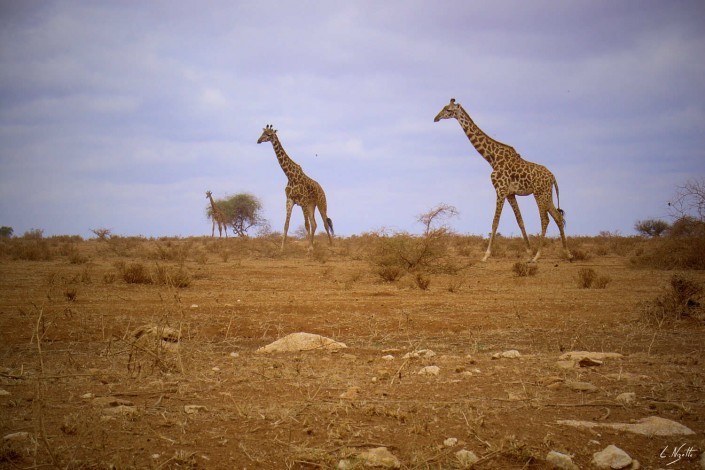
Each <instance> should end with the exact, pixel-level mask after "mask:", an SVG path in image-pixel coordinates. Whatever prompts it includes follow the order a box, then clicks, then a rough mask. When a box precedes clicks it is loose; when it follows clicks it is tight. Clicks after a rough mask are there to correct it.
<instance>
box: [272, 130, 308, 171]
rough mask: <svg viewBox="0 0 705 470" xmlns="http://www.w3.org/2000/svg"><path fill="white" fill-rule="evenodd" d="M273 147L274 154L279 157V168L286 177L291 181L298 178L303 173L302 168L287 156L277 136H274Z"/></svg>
mask: <svg viewBox="0 0 705 470" xmlns="http://www.w3.org/2000/svg"><path fill="white" fill-rule="evenodd" d="M272 147H274V153H275V154H276V155H277V160H279V166H281V167H282V170H283V171H284V174H285V175H286V177H287V178H288V179H289V180H292V179H294V178H296V177H297V176H298V175H299V173H301V167H300V166H299V165H298V164H297V163H296V162H295V161H294V160H292V159H291V158H290V157H289V155H287V154H286V152H285V151H284V147H282V144H281V142H280V141H279V137H277V135H276V134H274V137H273V138H272Z"/></svg>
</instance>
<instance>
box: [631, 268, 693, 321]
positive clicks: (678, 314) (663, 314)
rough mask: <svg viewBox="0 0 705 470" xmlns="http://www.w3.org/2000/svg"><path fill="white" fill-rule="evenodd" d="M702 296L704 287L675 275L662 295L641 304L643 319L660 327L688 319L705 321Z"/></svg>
mask: <svg viewBox="0 0 705 470" xmlns="http://www.w3.org/2000/svg"><path fill="white" fill-rule="evenodd" d="M702 294H703V286H702V285H700V284H699V283H697V282H696V281H695V280H693V279H691V278H689V277H685V276H682V275H679V274H674V275H673V276H672V277H671V279H670V282H669V285H668V287H666V288H665V289H664V292H663V293H662V294H660V295H658V296H657V297H656V298H654V299H653V300H650V301H646V302H642V303H640V304H639V308H640V310H641V318H642V320H644V321H646V322H647V323H656V324H657V325H659V326H661V325H663V324H664V323H670V322H672V321H674V320H681V319H684V318H687V317H691V318H695V319H698V320H703V319H705V311H704V309H703V306H702V305H701V298H702Z"/></svg>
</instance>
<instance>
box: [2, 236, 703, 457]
mask: <svg viewBox="0 0 705 470" xmlns="http://www.w3.org/2000/svg"><path fill="white" fill-rule="evenodd" d="M243 243H244V242H242V241H237V240H230V241H227V242H225V241H222V242H219V243H216V242H214V241H211V240H209V239H194V240H182V241H178V240H177V241H162V242H156V241H143V242H135V243H134V244H132V245H130V244H127V245H125V246H122V247H118V246H117V245H115V246H112V247H110V246H109V244H108V243H107V242H99V241H96V240H90V241H81V242H71V243H70V244H71V245H72V246H74V248H72V249H66V248H65V247H64V248H62V246H61V245H60V244H58V245H57V246H53V247H52V249H53V250H56V251H57V253H58V254H57V255H56V256H54V257H53V258H52V259H50V260H49V261H23V260H13V259H12V258H11V257H10V256H4V257H2V258H1V259H0V389H2V390H4V391H5V392H6V393H5V394H4V395H2V396H0V436H7V435H9V434H13V433H27V434H17V435H15V436H14V440H12V439H9V438H8V439H4V440H3V441H2V450H1V452H0V467H2V468H39V467H45V466H46V467H51V466H56V467H60V468H116V469H123V468H153V469H157V468H335V467H336V466H337V465H338V462H339V461H340V460H341V459H346V458H353V457H354V456H355V455H357V454H359V453H360V452H362V451H364V450H366V449H370V448H375V447H382V446H383V447H386V448H387V449H388V450H389V451H390V452H391V453H392V454H394V455H395V456H396V457H397V458H398V459H399V461H400V464H401V468H459V467H460V463H459V462H458V460H457V458H456V453H457V452H458V451H459V450H461V449H467V450H470V451H472V452H474V453H475V454H476V455H477V456H478V457H479V458H480V461H479V462H478V463H477V464H476V465H475V467H474V468H481V469H490V468H492V469H494V468H497V469H509V468H551V467H550V465H549V464H548V463H547V462H546V461H545V457H546V455H547V453H548V452H549V451H551V450H554V451H558V452H563V453H567V454H570V455H573V456H574V457H573V461H574V462H575V464H576V465H577V466H578V467H579V468H590V465H591V464H590V462H591V460H592V456H593V453H595V452H597V451H599V450H602V449H603V448H605V447H606V446H608V445H610V444H614V445H617V446H618V447H620V448H621V449H623V450H624V451H626V452H627V453H628V454H629V455H630V456H631V457H633V458H635V459H637V460H638V461H639V462H640V464H641V466H642V468H677V469H684V468H698V460H699V459H700V455H701V453H702V452H703V450H704V449H705V437H704V436H705V435H704V433H705V367H703V363H704V362H705V346H704V342H703V339H704V338H705V325H704V324H703V323H702V322H698V321H695V320H684V321H680V322H676V323H674V324H668V325H662V326H661V327H659V326H658V325H654V324H647V323H645V322H643V321H641V320H640V315H641V312H642V310H643V308H641V307H640V302H644V301H648V300H650V299H653V298H654V297H655V296H657V295H658V294H659V293H660V292H661V291H662V289H663V288H664V286H666V285H667V284H668V280H669V279H670V277H671V276H672V275H673V272H670V271H661V270H649V269H634V268H631V267H630V266H629V263H628V258H627V257H626V256H621V255H617V254H614V253H609V252H606V253H605V252H602V254H601V255H594V256H591V257H589V259H586V260H582V261H575V262H573V263H569V262H567V261H565V260H562V259H560V258H559V256H558V254H559V250H558V249H555V250H553V251H551V250H548V252H547V254H546V255H545V258H543V259H542V260H541V261H540V262H539V263H538V271H537V273H536V274H535V275H534V276H527V277H518V276H517V275H516V274H515V273H514V272H513V270H512V266H513V265H514V263H516V261H517V258H516V256H515V255H514V254H512V252H511V250H508V252H507V253H505V254H504V256H498V257H495V258H492V259H491V260H490V261H489V262H487V263H479V262H478V260H479V259H480V257H481V252H482V251H481V250H482V247H479V246H478V247H477V249H470V250H466V251H465V252H464V255H463V256H460V255H458V259H460V258H462V263H461V265H462V268H460V269H458V270H456V271H454V272H452V273H437V272H436V273H431V274H428V279H429V280H430V285H429V286H428V289H426V290H422V289H420V288H418V287H417V285H416V284H415V282H414V279H413V276H412V275H406V276H405V277H403V278H402V279H401V280H399V281H397V282H394V283H385V282H383V281H382V280H381V279H380V277H379V276H378V275H376V274H375V272H374V271H373V268H372V267H371V265H370V263H369V262H368V260H367V259H366V257H365V254H364V249H358V248H354V249H353V248H351V245H350V244H351V243H352V242H348V243H347V244H346V241H345V240H338V241H336V245H335V246H334V247H333V248H332V249H330V250H329V249H327V248H321V249H320V250H319V251H317V252H316V253H315V254H314V255H313V256H309V255H307V254H306V253H305V252H304V251H303V244H302V243H301V242H295V241H294V242H293V243H292V248H291V251H290V252H289V253H288V254H286V255H283V256H280V255H278V254H276V253H275V251H274V250H272V249H269V248H266V249H265V248H263V249H261V250H255V249H252V248H247V247H246V245H244V244H243ZM253 243H254V242H253ZM182 245H183V247H184V252H183V253H185V255H184V256H183V257H182V259H180V260H174V259H169V258H170V255H169V253H170V252H174V251H175V250H178V249H179V247H180V246H182ZM75 247H77V249H78V253H80V256H78V257H76V251H75ZM62 250H63V252H64V253H65V255H64V254H61V253H62ZM170 250H171V251H170ZM155 253H156V254H155ZM71 256H74V258H71ZM177 257H178V256H177ZM160 258H161V259H160ZM71 260H73V263H72V262H71ZM130 263H141V264H143V265H144V266H146V267H147V268H148V269H151V270H156V269H157V266H161V267H162V268H164V267H169V268H170V269H171V268H173V269H178V267H179V266H181V267H182V268H183V269H185V270H186V271H187V272H188V276H189V279H190V281H191V282H190V285H189V286H188V287H185V288H174V287H170V286H169V285H163V284H147V285H143V284H128V283H126V282H125V281H124V280H123V279H122V277H121V275H120V272H121V269H124V268H125V266H126V265H129V264H130ZM584 267H591V268H593V269H594V270H595V271H596V272H597V273H598V274H601V275H603V276H608V277H609V279H610V281H609V283H608V284H607V286H606V287H605V288H603V289H584V288H580V287H578V282H577V273H578V270H579V269H580V268H584ZM688 275H689V276H693V277H694V278H695V279H697V280H699V281H700V282H705V273H702V272H691V273H688ZM143 325H153V326H156V327H157V329H158V330H159V331H160V332H161V330H163V329H164V328H165V327H169V328H172V329H173V330H172V331H171V333H172V338H171V339H170V340H169V338H167V340H166V341H159V340H158V339H156V340H155V339H154V337H152V336H150V335H144V336H143V337H142V339H141V340H138V341H134V334H133V333H134V332H135V330H137V329H138V328H139V327H141V326H143ZM167 332H169V331H167ZM293 332H308V333H316V334H320V335H324V336H326V337H330V338H332V339H335V340H336V341H341V342H343V343H345V344H346V345H347V346H348V347H347V348H346V349H342V350H338V351H334V352H330V351H307V352H294V353H278V354H260V353H257V352H256V350H257V349H258V348H259V347H262V346H264V345H266V344H268V343H271V342H272V341H274V340H276V339H278V338H280V337H282V336H284V335H287V334H289V333H293ZM150 338H151V339H150ZM424 349H427V350H432V351H433V353H435V355H431V354H430V353H429V354H428V356H426V355H424V354H422V355H421V357H417V358H407V359H404V358H403V357H404V355H405V354H406V353H409V352H413V351H419V350H424ZM508 350H517V351H519V353H520V354H521V356H520V357H518V358H501V359H493V358H492V356H493V355H494V354H495V353H501V352H503V351H508ZM576 350H583V351H598V352H614V353H619V354H622V355H623V357H621V358H608V359H605V360H604V362H603V363H602V364H601V365H593V366H590V367H577V366H576V367H572V368H563V367H560V365H559V364H558V363H557V362H558V361H559V357H560V356H561V355H562V354H563V353H565V352H568V351H576ZM385 356H393V358H389V357H387V358H385ZM425 366H437V367H438V368H439V373H438V375H422V374H418V372H419V371H420V370H421V369H422V368H423V367H425ZM573 382H585V383H589V384H592V385H593V386H594V387H595V389H594V390H591V391H580V390H574V389H573V388H571V387H570V386H569V384H571V383H573ZM625 392H633V393H634V394H635V398H636V400H635V401H634V402H633V403H631V404H624V403H622V402H620V401H619V400H617V396H619V395H620V394H622V393H625ZM341 396H342V397H341ZM649 416H659V417H663V418H667V419H671V420H674V421H677V422H679V423H681V424H683V425H685V426H687V427H689V428H690V429H692V430H693V431H695V433H696V434H694V435H688V436H671V437H660V436H641V435H637V434H632V433H628V432H623V431H617V430H614V429H609V428H593V429H579V428H574V427H570V426H566V425H562V424H559V423H558V421H559V420H586V421H591V422H595V423H618V422H620V423H629V422H633V421H635V420H638V419H641V418H644V417H649ZM448 438H455V439H457V442H454V441H449V443H452V444H453V445H444V441H446V439H448ZM683 444H685V447H683V448H682V449H683V450H684V451H685V450H686V449H687V448H693V449H695V450H696V451H694V453H693V454H692V455H689V456H687V457H684V458H682V459H681V460H680V461H679V462H677V463H675V464H672V465H670V466H667V465H666V464H668V463H669V462H671V461H672V460H673V459H668V458H664V457H663V452H664V449H665V451H666V455H667V456H670V455H671V454H672V450H673V449H674V448H679V447H680V446H682V445H683Z"/></svg>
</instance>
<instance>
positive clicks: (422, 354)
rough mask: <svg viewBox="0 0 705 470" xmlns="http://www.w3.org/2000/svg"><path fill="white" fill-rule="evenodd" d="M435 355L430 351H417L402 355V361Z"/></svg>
mask: <svg viewBox="0 0 705 470" xmlns="http://www.w3.org/2000/svg"><path fill="white" fill-rule="evenodd" d="M435 355H436V353H435V351H433V350H431V349H419V350H417V351H411V352H408V353H406V354H404V356H402V359H416V358H419V357H433V356H435Z"/></svg>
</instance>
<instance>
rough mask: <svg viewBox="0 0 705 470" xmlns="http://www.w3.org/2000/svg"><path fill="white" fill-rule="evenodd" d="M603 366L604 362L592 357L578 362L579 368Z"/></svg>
mask: <svg viewBox="0 0 705 470" xmlns="http://www.w3.org/2000/svg"><path fill="white" fill-rule="evenodd" d="M602 364H603V361H598V360H597V359H593V358H591V357H584V358H582V359H580V360H579V361H578V367H595V366H601V365H602Z"/></svg>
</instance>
